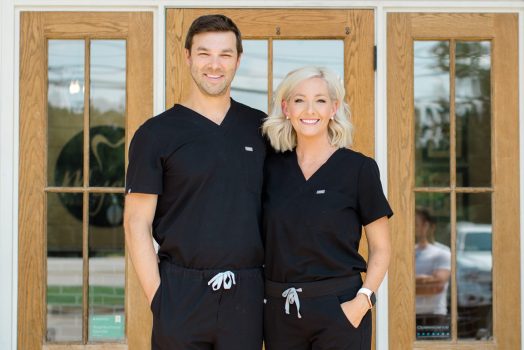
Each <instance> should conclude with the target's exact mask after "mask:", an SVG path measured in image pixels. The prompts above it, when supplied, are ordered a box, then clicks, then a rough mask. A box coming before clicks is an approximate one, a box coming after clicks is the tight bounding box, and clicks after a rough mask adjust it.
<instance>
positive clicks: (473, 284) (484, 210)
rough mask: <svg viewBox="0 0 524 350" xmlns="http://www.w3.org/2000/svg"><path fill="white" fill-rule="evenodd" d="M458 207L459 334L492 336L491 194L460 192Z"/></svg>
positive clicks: (479, 336)
mask: <svg viewBox="0 0 524 350" xmlns="http://www.w3.org/2000/svg"><path fill="white" fill-rule="evenodd" d="M457 211H458V213H457V214H458V220H457V297H458V300H457V303H458V337H459V338H460V339H472V338H473V339H479V340H480V339H484V340H485V339H491V337H492V334H493V329H492V328H493V327H492V324H493V322H492V307H493V295H492V294H493V293H492V291H493V283H492V263H493V254H492V226H491V195H490V194H489V193H476V194H471V193H463V194H462V193H461V194H457Z"/></svg>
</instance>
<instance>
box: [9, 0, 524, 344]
mask: <svg viewBox="0 0 524 350" xmlns="http://www.w3.org/2000/svg"><path fill="white" fill-rule="evenodd" d="M283 3H284V2H283V1H281V0H267V1H263V0H252V1H249V2H246V1H245V0H221V1H217V0H201V1H199V2H198V5H199V7H246V4H249V7H283V5H282V4H283ZM195 4H196V2H195V1H194V0H91V1H88V0H77V1H72V0H0V281H2V284H1V287H0V349H2V350H4V349H5V350H15V349H16V305H17V295H16V289H17V277H18V276H17V259H18V255H17V240H18V231H17V230H18V227H17V217H18V210H17V208H18V191H17V187H18V180H17V179H18V95H17V91H18V59H19V57H18V52H19V43H18V39H19V35H18V33H17V31H18V26H19V21H18V15H19V12H20V11H25V10H30V11H48V10H55V11H68V10H76V11H78V10H82V11H91V10H94V11H96V10H105V11H129V10H135V11H136V10H152V11H154V15H155V28H154V35H155V42H154V52H155V59H154V62H155V67H154V75H155V77H154V79H155V81H154V98H155V104H154V106H155V113H158V112H160V111H161V110H162V109H163V105H164V98H163V96H164V95H165V93H164V46H163V43H164V33H165V28H164V23H165V20H164V13H165V8H166V7H195ZM284 7H289V8H300V7H314V8H333V7H341V8H355V7H366V8H373V9H375V11H376V22H375V25H376V43H377V49H378V53H379V57H378V62H377V63H378V67H377V75H376V79H377V80H376V84H377V85H376V87H377V89H376V96H375V97H376V99H375V101H376V113H377V114H376V125H377V129H376V150H377V156H376V158H377V161H378V163H379V165H380V168H381V169H382V176H383V179H382V180H383V183H384V184H385V186H387V181H386V179H387V173H386V170H387V152H386V151H387V137H386V135H387V129H386V125H387V123H386V110H387V106H386V96H387V95H386V91H387V90H386V89H387V86H386V63H387V62H386V59H385V57H386V38H387V36H386V35H387V33H386V16H387V13H388V12H390V11H393V12H406V11H427V12H429V11H434V12H516V11H520V21H519V25H520V33H524V1H523V0H508V1H491V0H480V1H454V0H445V1H422V0H420V1H419V0H410V1H405V0H389V1H372V0H360V1H350V0H329V1H328V0H317V1H313V0H311V1H309V0H301V1H297V0H288V1H286V2H285V6H284ZM519 40H520V42H519V47H520V69H519V71H520V101H524V35H521V37H520V38H519ZM520 121H521V124H520V130H521V132H520V135H521V139H522V136H523V135H524V103H523V102H521V105H520ZM520 157H521V174H524V142H521V154H520ZM385 190H386V191H387V189H385ZM520 199H521V242H524V177H523V176H521V197H520ZM521 247H522V248H521V249H522V253H521V283H522V288H521V300H522V301H524V258H523V257H524V244H521ZM379 298H380V300H381V302H380V306H379V309H378V312H377V315H378V320H377V325H378V332H377V349H378V350H386V349H387V348H388V337H387V326H388V324H387V302H385V301H386V300H387V280H386V282H385V283H384V284H383V286H382V288H381V290H380V292H379ZM521 313H522V317H523V319H524V309H523V308H522V307H521ZM523 327H524V322H523ZM522 334H523V337H522V338H523V339H524V328H523V331H522ZM24 350H25V349H24Z"/></svg>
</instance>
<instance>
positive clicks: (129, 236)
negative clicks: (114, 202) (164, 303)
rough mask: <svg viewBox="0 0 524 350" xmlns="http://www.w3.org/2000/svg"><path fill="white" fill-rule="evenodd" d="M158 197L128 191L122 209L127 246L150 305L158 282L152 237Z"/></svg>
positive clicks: (158, 275) (158, 276)
mask: <svg viewBox="0 0 524 350" xmlns="http://www.w3.org/2000/svg"><path fill="white" fill-rule="evenodd" d="M157 199H158V196H157V195H154V194H143V193H129V194H127V195H126V203H125V212H124V229H125V236H126V246H127V248H128V251H129V254H130V256H131V261H132V262H133V266H134V268H135V271H136V273H137V275H138V280H139V281H140V284H141V286H142V289H143V290H144V292H145V294H146V297H147V300H148V301H149V304H151V302H152V300H153V296H154V295H155V292H156V290H157V288H158V286H159V285H160V274H159V272H158V263H157V255H156V252H155V248H154V246H153V240H152V238H151V233H152V225H153V219H154V217H155V210H156V204H157Z"/></svg>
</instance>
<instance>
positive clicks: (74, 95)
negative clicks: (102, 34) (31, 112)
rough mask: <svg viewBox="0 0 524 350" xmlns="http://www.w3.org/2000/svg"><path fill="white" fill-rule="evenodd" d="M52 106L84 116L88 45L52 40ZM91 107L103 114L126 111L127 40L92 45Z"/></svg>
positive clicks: (50, 60)
mask: <svg viewBox="0 0 524 350" xmlns="http://www.w3.org/2000/svg"><path fill="white" fill-rule="evenodd" d="M48 52H49V56H48V57H49V58H48V62H49V63H48V79H49V88H48V89H49V90H48V101H49V104H50V105H52V106H54V107H58V108H66V109H69V110H71V111H73V112H75V113H82V112H83V108H84V94H83V92H84V84H85V82H84V41H83V40H49V42H48ZM90 69H91V104H94V105H95V106H96V107H97V108H98V109H99V110H101V112H106V111H108V110H111V109H113V110H116V111H119V112H123V111H124V108H125V76H126V46H125V40H92V41H91V67H90Z"/></svg>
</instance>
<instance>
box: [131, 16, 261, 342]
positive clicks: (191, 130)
mask: <svg viewBox="0 0 524 350" xmlns="http://www.w3.org/2000/svg"><path fill="white" fill-rule="evenodd" d="M185 52H186V59H187V64H188V66H189V68H190V71H191V76H192V78H193V79H192V83H191V86H190V90H189V94H188V97H187V99H185V100H184V101H182V102H181V103H180V104H176V105H175V106H174V107H173V108H171V109H169V110H167V111H165V112H164V113H162V114H160V115H158V116H156V117H154V118H151V119H149V120H148V121H147V122H146V123H144V124H143V125H142V126H141V127H140V128H139V129H138V131H137V132H136V134H135V136H134V137H133V140H132V142H131V146H130V151H129V167H128V172H127V178H126V209H125V219H124V225H125V232H126V244H127V247H128V249H129V252H130V255H131V259H132V262H133V265H134V267H135V270H136V272H137V274H138V278H139V280H140V283H141V285H142V287H143V289H144V292H145V294H146V296H147V298H148V300H149V302H150V304H151V310H152V312H153V336H152V349H154V350H161V349H162V350H163V349H165V350H178V349H180V350H190V349H191V350H192V349H195V350H197V349H198V350H200V349H217V350H235V349H238V350H251V349H253V350H255V349H256V350H259V349H261V346H262V310H263V293H264V292H263V278H262V273H261V267H262V264H263V257H264V254H263V245H262V240H261V236H260V213H261V204H260V193H261V187H262V170H263V163H264V157H265V143H264V141H263V139H262V137H261V134H260V129H259V128H260V124H261V121H262V119H263V118H264V117H265V114H264V113H262V112H260V111H257V110H255V109H252V108H249V107H247V106H245V105H243V104H240V103H238V102H235V101H234V100H232V99H231V98H230V90H231V81H232V80H233V77H234V75H235V72H236V70H237V68H238V66H239V64H240V56H241V54H242V42H241V36H240V32H239V30H238V28H237V26H236V25H235V24H234V23H233V22H232V21H231V19H229V18H227V17H225V16H221V15H209V16H202V17H200V18H197V19H196V20H195V21H194V22H193V24H192V25H191V27H190V28H189V31H188V33H187V38H186V43H185ZM151 233H152V234H153V237H154V238H155V240H156V241H157V242H158V244H159V246H160V248H159V251H158V259H159V261H160V263H159V264H157V255H156V253H155V250H154V247H153V245H152V242H151Z"/></svg>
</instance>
